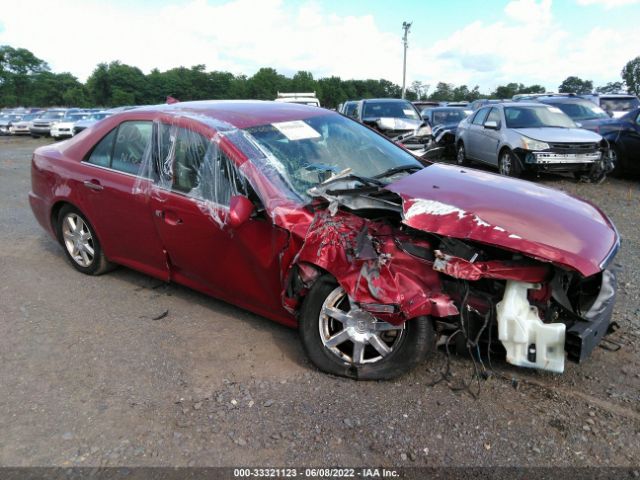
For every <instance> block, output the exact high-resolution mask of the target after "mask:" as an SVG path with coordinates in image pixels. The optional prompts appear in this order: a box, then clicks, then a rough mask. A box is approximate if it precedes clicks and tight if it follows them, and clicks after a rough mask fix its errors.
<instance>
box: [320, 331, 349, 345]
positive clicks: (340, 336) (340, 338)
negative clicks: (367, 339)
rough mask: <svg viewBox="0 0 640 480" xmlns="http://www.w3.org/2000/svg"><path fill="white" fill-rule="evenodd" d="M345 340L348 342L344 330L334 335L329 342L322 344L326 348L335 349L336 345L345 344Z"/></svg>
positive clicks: (346, 333) (347, 334)
mask: <svg viewBox="0 0 640 480" xmlns="http://www.w3.org/2000/svg"><path fill="white" fill-rule="evenodd" d="M347 340H349V333H348V332H347V331H346V330H342V331H341V332H340V333H336V334H335V335H334V336H332V337H331V338H329V340H327V341H326V342H324V344H325V345H326V346H327V347H329V348H332V347H337V346H338V345H340V344H341V343H344V342H346V341H347Z"/></svg>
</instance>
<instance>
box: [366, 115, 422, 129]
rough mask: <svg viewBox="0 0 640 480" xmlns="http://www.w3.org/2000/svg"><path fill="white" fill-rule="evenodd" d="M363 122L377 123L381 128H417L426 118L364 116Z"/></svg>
mask: <svg viewBox="0 0 640 480" xmlns="http://www.w3.org/2000/svg"><path fill="white" fill-rule="evenodd" d="M363 122H365V123H369V124H375V126H377V127H378V128H379V129H380V130H415V129H416V128H418V127H420V125H422V124H423V123H424V120H421V119H411V118H395V117H380V118H378V117H375V118H364V119H363Z"/></svg>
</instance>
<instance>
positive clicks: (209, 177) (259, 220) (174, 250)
mask: <svg viewBox="0 0 640 480" xmlns="http://www.w3.org/2000/svg"><path fill="white" fill-rule="evenodd" d="M211 137H212V136H211V135H203V134H202V133H199V132H196V131H194V130H191V129H189V128H187V127H185V126H178V125H169V124H165V123H160V124H159V125H158V130H157V138H158V141H157V142H154V144H156V147H155V148H156V149H157V150H158V151H157V157H156V158H161V159H163V160H162V161H159V165H160V166H163V165H171V168H169V169H168V170H166V171H165V172H164V173H163V175H164V177H165V178H164V181H163V180H160V182H159V183H158V184H156V186H155V187H154V189H155V190H154V193H153V194H152V195H151V202H152V208H153V212H154V220H155V223H156V226H157V229H158V232H159V233H160V237H161V239H162V242H163V245H164V247H165V248H166V250H167V253H168V256H169V262H170V270H171V278H172V279H173V280H175V281H177V282H179V283H182V284H184V285H187V286H189V287H191V288H195V289H197V290H200V291H202V292H205V293H207V294H210V295H213V296H215V297H218V298H221V299H223V300H226V301H229V302H231V303H234V304H236V305H239V306H241V307H244V308H247V309H249V310H252V311H254V312H256V313H259V314H262V315H265V316H267V317H270V318H275V319H277V320H278V319H280V320H282V319H284V320H283V321H289V322H291V321H293V318H292V317H291V316H290V314H289V313H287V312H286V311H285V310H284V308H283V307H282V302H281V290H282V280H281V278H280V273H281V272H280V262H279V256H280V253H281V252H282V251H283V250H284V249H285V247H286V245H287V243H288V239H289V235H288V233H287V232H286V231H284V230H282V229H280V228H277V227H275V226H274V225H273V223H272V222H271V219H270V218H267V217H266V216H264V215H262V216H260V215H257V216H255V217H253V218H250V219H249V220H248V221H247V222H246V223H244V224H243V225H241V226H240V227H238V228H231V227H230V226H229V225H227V223H226V219H227V216H228V214H229V201H230V198H231V196H232V194H233V193H234V192H243V193H245V194H246V195H251V196H252V198H254V199H256V198H257V197H253V194H252V191H251V189H250V187H248V186H247V185H246V183H245V182H244V180H243V177H241V175H240V174H239V172H238V170H237V168H236V167H235V164H234V163H233V162H232V161H231V160H230V159H229V157H228V156H227V155H226V154H225V152H224V151H223V150H222V149H221V148H220V147H219V144H218V143H216V142H214V141H212V140H210V139H211Z"/></svg>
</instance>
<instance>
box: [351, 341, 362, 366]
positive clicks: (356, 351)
mask: <svg viewBox="0 0 640 480" xmlns="http://www.w3.org/2000/svg"><path fill="white" fill-rule="evenodd" d="M351 358H353V363H358V364H359V363H363V360H364V343H362V342H357V341H354V342H353V355H352V357H351Z"/></svg>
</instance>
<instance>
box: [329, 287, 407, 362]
mask: <svg viewBox="0 0 640 480" xmlns="http://www.w3.org/2000/svg"><path fill="white" fill-rule="evenodd" d="M319 328H320V338H321V340H322V343H323V345H324V347H325V348H326V349H327V350H328V351H329V352H331V354H332V355H335V356H337V357H338V358H340V359H341V360H343V361H346V362H348V363H350V364H352V365H362V364H371V363H376V362H379V361H381V360H383V359H384V358H386V357H387V356H389V354H391V353H392V352H393V350H394V348H396V347H397V346H398V345H399V344H400V342H402V340H403V338H404V332H405V327H404V325H402V326H397V325H392V324H390V323H387V322H384V321H381V320H378V319H377V318H376V317H374V316H373V315H372V314H371V313H369V312H367V311H365V310H362V309H361V308H359V307H358V306H357V305H355V304H353V303H351V302H350V300H349V298H348V296H347V295H346V293H345V291H344V289H343V288H342V287H336V288H335V289H334V290H333V291H332V292H331V293H330V294H329V295H328V296H327V298H326V300H325V301H324V304H323V305H322V308H321V310H320V319H319Z"/></svg>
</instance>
